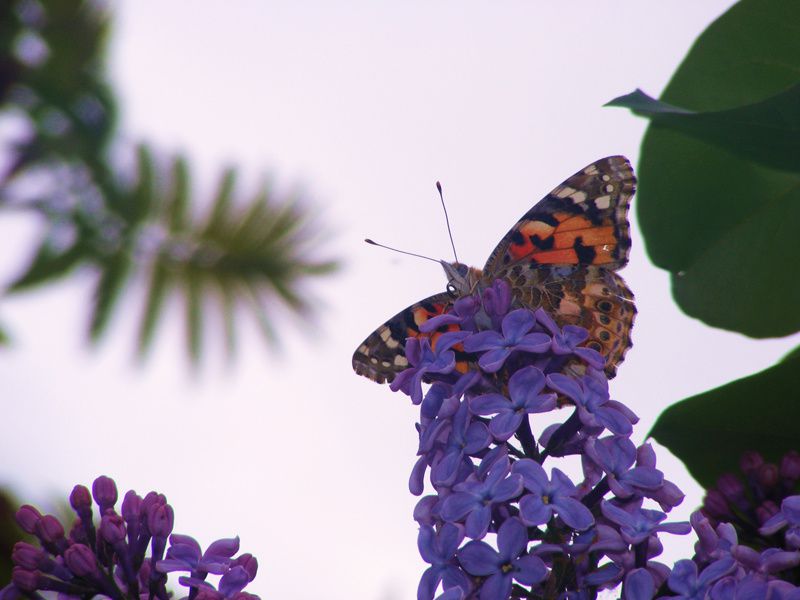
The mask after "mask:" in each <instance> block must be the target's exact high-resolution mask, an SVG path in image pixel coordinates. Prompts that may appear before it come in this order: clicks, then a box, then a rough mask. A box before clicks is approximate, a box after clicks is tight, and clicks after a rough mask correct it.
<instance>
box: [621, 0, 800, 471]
mask: <svg viewBox="0 0 800 600" xmlns="http://www.w3.org/2000/svg"><path fill="white" fill-rule="evenodd" d="M797 23H800V4H798V3H797V2H795V1H794V0H742V1H740V2H739V3H738V4H736V5H735V6H733V7H732V8H731V9H730V10H729V11H728V12H727V13H725V14H724V15H722V16H721V17H720V18H719V19H718V20H717V21H716V22H714V23H712V24H711V25H710V26H709V27H708V29H707V30H706V31H705V32H704V33H703V34H702V35H701V36H700V37H699V38H698V40H697V41H696V42H695V44H694V46H693V47H692V49H691V50H690V52H689V54H688V55H687V57H686V58H685V59H684V61H683V63H682V64H681V66H680V67H679V68H678V70H677V72H676V73H675V75H674V76H673V77H672V80H671V81H670V83H669V85H668V86H667V88H666V90H665V91H664V94H663V95H662V98H661V100H660V101H659V100H654V99H653V98H650V97H649V96H647V95H646V94H644V93H643V92H641V91H639V90H637V91H636V92H633V93H632V94H628V95H626V96H622V97H620V98H617V99H616V100H613V101H612V102H611V103H610V104H611V105H613V106H624V107H628V108H630V109H631V110H632V111H633V112H635V113H636V114H638V115H641V116H644V117H647V118H649V119H650V121H651V123H650V126H649V127H648V129H647V132H646V134H645V137H644V140H643V142H642V150H641V157H640V161H639V168H638V175H639V179H640V186H639V194H638V199H637V203H636V204H637V211H638V217H639V223H640V225H641V229H642V233H643V235H644V238H645V243H646V246H647V251H648V254H649V255H650V257H651V258H652V260H653V262H654V263H655V264H656V265H658V266H660V267H662V268H664V269H667V270H669V271H670V272H671V276H672V288H673V294H674V296H675V300H676V301H677V303H678V305H679V306H680V307H681V308H682V309H683V310H684V311H685V312H686V313H687V314H689V315H691V316H693V317H696V318H698V319H701V320H702V321H704V322H705V323H707V324H709V325H711V326H714V327H720V328H724V329H729V330H733V331H738V332H741V333H744V334H746V335H749V336H751V337H758V338H761V337H772V336H785V335H789V334H792V333H795V332H797V331H799V330H800V311H798V310H797V306H798V302H799V301H800V278H798V277H797V276H796V272H797V265H798V264H800V243H798V239H800V238H798V233H797V232H798V231H800V135H799V134H800V44H798V43H797V35H796V28H797ZM708 364H713V358H711V357H709V358H708ZM798 383H800V352H799V351H798V350H795V351H793V352H792V353H790V354H789V355H788V356H787V357H785V358H784V360H783V361H781V362H780V363H778V364H777V365H775V366H773V367H771V368H769V369H767V370H765V371H763V372H761V373H758V374H756V375H752V376H750V377H745V378H743V379H740V380H738V381H734V382H732V383H729V384H727V385H724V386H721V387H719V388H717V389H714V390H711V391H708V392H705V393H703V394H700V395H697V396H694V397H692V398H688V399H686V400H683V401H681V402H679V403H677V404H675V405H673V406H672V407H670V408H669V409H667V410H666V411H665V412H664V413H663V414H662V415H661V417H660V418H659V419H658V421H657V423H656V424H655V426H654V428H653V430H652V432H651V434H652V435H653V436H654V437H655V438H656V439H658V440H659V442H661V443H662V444H664V445H665V446H667V447H669V448H670V450H671V451H672V452H673V453H674V454H676V455H677V456H678V457H679V458H681V459H682V460H683V461H684V463H685V464H686V465H687V467H688V469H689V471H690V472H691V473H692V475H693V476H694V477H695V478H696V479H697V480H698V481H700V482H701V483H702V484H704V485H706V486H708V485H713V484H714V483H715V482H716V479H717V477H718V476H719V475H721V474H722V473H724V472H732V471H736V470H738V461H739V457H740V455H741V454H742V452H744V451H745V450H757V451H759V452H761V453H762V454H764V455H765V457H766V458H767V459H772V460H777V459H779V458H780V455H781V454H783V453H784V452H786V451H787V450H789V449H795V450H797V449H800V430H798V427H797V423H798V421H800V391H799V390H800V386H798Z"/></svg>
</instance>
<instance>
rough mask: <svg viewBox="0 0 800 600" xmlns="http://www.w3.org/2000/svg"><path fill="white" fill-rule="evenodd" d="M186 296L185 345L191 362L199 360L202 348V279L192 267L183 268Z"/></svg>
mask: <svg viewBox="0 0 800 600" xmlns="http://www.w3.org/2000/svg"><path fill="white" fill-rule="evenodd" d="M183 284H184V286H183V289H184V293H185V296H186V345H187V350H188V351H189V358H191V360H192V364H194V365H196V364H197V363H198V362H199V361H200V357H201V355H202V350H203V291H204V290H203V280H202V275H201V273H199V272H197V271H195V270H194V269H192V268H188V269H185V270H184V281H183Z"/></svg>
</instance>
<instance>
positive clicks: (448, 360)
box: [389, 331, 469, 404]
mask: <svg viewBox="0 0 800 600" xmlns="http://www.w3.org/2000/svg"><path fill="white" fill-rule="evenodd" d="M468 335H469V334H468V333H467V332H465V331H451V332H449V333H445V334H442V336H441V337H439V339H438V340H437V342H436V350H435V351H434V350H433V349H432V348H431V344H430V341H429V340H428V338H416V337H412V338H409V339H408V341H407V342H406V358H407V359H408V362H409V363H410V364H411V366H410V367H409V368H407V369H406V370H405V371H403V372H401V373H399V374H398V375H397V377H395V379H394V381H392V383H391V385H390V386H389V387H390V388H391V389H392V391H395V392H396V391H397V390H402V391H403V392H404V393H406V394H408V395H409V396H411V399H412V401H413V402H414V404H419V403H420V402H422V380H423V378H424V377H425V376H426V375H428V374H430V373H434V374H435V373H441V374H447V373H451V372H452V371H453V369H455V366H456V355H455V353H454V352H453V351H452V350H450V348H452V347H453V346H455V345H456V344H458V343H460V342H463V341H464V338H465V337H467V336H468Z"/></svg>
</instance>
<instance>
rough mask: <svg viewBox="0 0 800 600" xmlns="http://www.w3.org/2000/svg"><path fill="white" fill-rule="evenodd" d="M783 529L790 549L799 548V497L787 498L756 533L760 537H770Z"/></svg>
mask: <svg viewBox="0 0 800 600" xmlns="http://www.w3.org/2000/svg"><path fill="white" fill-rule="evenodd" d="M784 527H788V528H787V530H786V534H785V535H786V543H787V545H788V546H789V547H790V548H792V549H795V550H796V549H798V548H800V496H789V497H788V498H784V499H783V501H782V502H781V510H780V512H778V513H777V514H776V515H775V516H773V517H772V518H771V519H769V520H768V521H767V522H766V523H764V524H763V525H762V526H761V528H760V529H759V530H758V532H759V533H760V534H762V535H772V534H773V533H777V532H778V531H780V530H781V529H783V528H784Z"/></svg>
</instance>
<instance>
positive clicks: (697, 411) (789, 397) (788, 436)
mask: <svg viewBox="0 0 800 600" xmlns="http://www.w3.org/2000/svg"><path fill="white" fill-rule="evenodd" d="M798 422H800V354H797V353H795V356H794V357H787V358H786V359H785V360H784V361H783V362H780V363H778V364H777V365H775V366H773V367H770V368H769V369H766V370H764V371H761V372H760V373H756V374H755V375H751V376H749V377H745V378H743V379H739V380H737V381H734V382H732V383H729V384H727V385H723V386H722V387H718V388H716V389H713V390H710V391H708V392H704V393H702V394H699V395H697V396H693V397H691V398H687V399H686V400H682V401H681V402H678V403H677V404H674V405H672V406H670V407H669V408H668V409H667V410H665V411H664V412H663V413H662V414H661V416H660V417H659V418H658V420H657V421H656V423H655V425H654V426H653V429H652V430H651V431H650V433H649V435H651V436H653V437H654V438H655V439H656V440H658V442H659V443H660V444H663V445H664V446H666V447H667V448H669V449H670V451H671V452H672V453H673V454H675V456H677V457H678V458H680V459H681V460H682V461H683V463H684V464H685V465H686V467H687V468H688V469H689V472H690V473H691V474H692V477H694V478H695V479H696V480H697V481H698V482H700V484H701V485H703V486H705V487H709V486H712V485H714V484H715V483H716V480H717V478H718V477H719V476H720V475H722V474H723V473H728V472H737V471H738V468H739V467H738V465H739V458H740V457H741V455H742V453H743V452H745V451H747V450H757V451H758V452H760V453H761V454H763V455H764V457H765V458H766V459H767V460H772V461H778V460H779V459H780V457H781V456H782V455H783V454H784V453H786V452H788V451H789V450H797V449H798V448H800V429H798V427H797V424H798Z"/></svg>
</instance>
